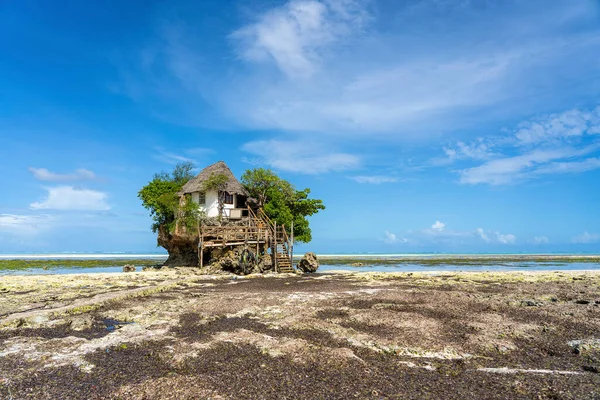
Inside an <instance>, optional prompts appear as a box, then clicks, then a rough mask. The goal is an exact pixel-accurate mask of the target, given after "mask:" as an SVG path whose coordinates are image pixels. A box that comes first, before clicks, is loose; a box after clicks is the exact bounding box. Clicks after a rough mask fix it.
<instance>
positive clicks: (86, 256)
mask: <svg viewBox="0 0 600 400" xmlns="http://www.w3.org/2000/svg"><path fill="white" fill-rule="evenodd" d="M168 256H169V255H168V254H152V253H131V254H130V253H47V254H46V253H30V254H0V261H1V260H126V259H152V260H154V259H156V260H159V259H166V258H167V257H168ZM302 256H303V253H296V254H294V258H301V257H302ZM317 257H318V258H319V259H322V260H348V259H360V260H365V261H366V260H394V261H396V260H402V261H420V260H486V261H490V260H502V261H510V260H514V261H538V260H540V261H559V260H598V261H600V253H598V254H575V253H531V254H521V253H507V254H501V253H487V254H486V253H423V254H419V253H384V254H376V253H372V254H368V253H357V254H343V253H337V254H336V253H333V254H318V253H317Z"/></svg>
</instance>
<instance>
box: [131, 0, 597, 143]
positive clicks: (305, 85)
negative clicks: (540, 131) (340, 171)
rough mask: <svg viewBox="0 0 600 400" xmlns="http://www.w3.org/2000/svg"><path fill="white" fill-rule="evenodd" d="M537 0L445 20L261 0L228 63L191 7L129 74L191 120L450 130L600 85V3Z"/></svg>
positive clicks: (358, 6) (174, 113) (301, 127)
mask: <svg viewBox="0 0 600 400" xmlns="http://www.w3.org/2000/svg"><path fill="white" fill-rule="evenodd" d="M532 1H533V2H532ZM532 1H529V2H511V4H510V5H503V3H502V2H497V1H495V2H488V3H489V4H487V5H486V7H478V6H476V5H475V4H474V3H473V2H463V3H465V6H464V7H447V8H446V9H445V11H444V12H443V14H444V17H443V18H440V16H441V14H440V11H439V7H437V6H435V7H434V6H432V5H427V6H423V7H421V6H420V7H417V9H419V10H420V11H418V12H414V10H413V11H411V12H408V11H407V10H406V9H408V8H411V7H408V6H407V2H387V4H385V5H381V4H379V3H378V4H377V6H371V4H373V3H374V2H370V1H353V0H291V1H287V2H281V1H278V2H275V3H273V4H274V6H272V7H270V8H269V7H268V6H267V7H264V5H261V6H254V5H252V6H249V7H248V8H247V9H246V10H248V9H250V10H252V9H254V10H258V11H257V13H256V14H255V18H253V19H252V20H250V21H248V22H246V23H245V24H243V25H242V26H241V27H239V28H238V29H235V30H234V31H233V32H232V33H231V35H228V37H227V39H226V40H228V41H229V43H231V44H233V46H234V49H233V50H234V51H235V52H236V53H237V55H238V57H239V59H238V60H233V61H234V62H228V63H227V68H222V65H221V63H217V65H218V66H217V67H216V68H213V65H214V64H213V63H211V62H207V60H208V59H209V56H208V54H212V51H214V47H213V46H215V43H214V41H213V40H211V41H206V40H204V35H203V33H204V32H203V31H202V30H201V29H199V28H196V27H195V26H194V16H193V15H190V16H189V21H188V20H187V18H188V16H186V15H184V16H183V21H181V20H177V21H175V22H169V21H167V22H166V23H165V22H164V21H163V27H164V26H165V25H168V26H170V28H163V29H157V31H159V32H161V36H160V37H158V38H156V39H155V40H154V41H153V42H152V43H149V44H148V45H147V46H145V47H144V50H145V51H140V52H139V53H142V55H141V56H139V59H138V60H127V61H126V62H123V65H124V67H123V69H124V70H125V71H124V72H122V75H124V76H126V77H127V78H126V79H125V80H126V81H127V82H126V83H125V86H127V87H128V89H129V88H133V89H131V90H126V91H127V92H131V96H132V97H133V98H134V99H135V100H136V101H138V102H144V103H145V104H146V105H148V106H149V107H150V108H154V109H156V111H155V114H158V115H160V116H162V117H164V118H170V119H172V120H181V121H180V122H182V123H185V124H194V125H201V126H207V125H209V126H210V125H211V124H217V125H218V124H223V125H225V126H228V127H232V126H233V127H234V128H238V127H240V126H241V127H243V128H249V129H281V130H289V131H302V132H310V133H313V134H315V133H317V134H327V135H341V134H343V135H344V140H347V139H348V137H350V136H361V135H362V136H363V137H364V136H367V137H370V136H372V135H373V134H374V133H377V134H384V133H385V134H387V135H389V136H390V137H393V138H394V139H396V138H398V137H413V138H414V137H422V136H423V135H425V134H428V135H436V137H438V136H437V135H439V134H441V133H444V132H448V131H455V130H457V129H463V128H470V127H473V126H474V125H476V124H477V123H478V122H481V121H489V120H491V119H494V118H496V120H497V119H498V118H504V117H505V116H506V115H507V114H508V112H510V115H512V116H514V115H518V113H522V114H521V115H524V114H525V113H527V110H531V109H533V108H535V107H536V106H540V105H542V106H545V105H547V104H548V103H549V102H550V103H551V102H553V101H554V103H556V102H557V101H556V98H557V97H560V96H561V95H564V94H565V92H572V91H574V88H576V87H577V88H579V87H582V86H583V85H584V84H588V85H589V76H590V74H593V73H595V66H596V65H597V62H598V61H599V59H600V56H598V54H600V52H598V49H599V47H600V43H599V41H598V40H597V32H596V31H595V30H593V29H591V28H589V26H591V24H590V19H593V18H594V15H597V14H596V10H597V5H596V4H594V3H595V2H594V1H591V0H590V1H582V2H579V3H578V6H577V7H575V6H573V4H572V3H573V2H569V1H557V2H553V3H552V4H550V5H549V4H548V2H544V1H542V0H532ZM250 3H252V2H250ZM384 3H385V2H384ZM413 3H415V2H413ZM421 3H432V4H433V3H435V4H438V3H439V2H437V1H435V2H432V1H427V2H421ZM575 8H577V10H578V11H577V12H576V13H575V12H573V9H575ZM371 10H373V12H371ZM425 10H427V11H425ZM251 12H252V11H250V13H251ZM388 13H389V14H388ZM448 13H450V15H447V14H448ZM246 15H248V14H246ZM389 15H393V17H390V16H389ZM407 15H410V16H409V17H407ZM567 15H569V17H566V16H567ZM389 18H391V19H393V20H394V21H395V23H393V24H390V23H389V21H391V20H390V19H389ZM379 22H381V23H379ZM570 24H574V25H577V24H580V25H581V27H582V28H581V29H572V27H571V25H570ZM533 27H535V28H533ZM504 32H511V34H510V35H508V36H507V35H505V34H504ZM215 40H218V38H216V39H215ZM467 43H468V45H467ZM218 44H220V43H218ZM147 48H151V49H152V50H151V51H149V50H147ZM221 59H222V60H223V59H224V60H229V61H232V59H231V58H227V56H226V55H225V56H224V57H223V58H221ZM235 61H240V62H235ZM131 65H137V69H136V70H131ZM565 78H568V79H565ZM590 90H592V89H591V88H590ZM207 105H208V106H209V107H206V106H207ZM541 108H544V107H541ZM202 109H207V110H209V111H208V112H203V111H201V110H202ZM545 109H548V108H547V107H546V108H545ZM515 110H518V111H517V112H516V113H515ZM215 120H217V121H216V122H215Z"/></svg>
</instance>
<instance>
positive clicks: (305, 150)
mask: <svg viewBox="0 0 600 400" xmlns="http://www.w3.org/2000/svg"><path fill="white" fill-rule="evenodd" d="M242 150H244V151H246V152H248V153H251V154H253V155H255V156H258V157H259V160H258V163H262V164H267V165H268V166H270V167H272V168H274V169H277V170H281V171H289V172H296V173H300V174H321V173H326V172H331V171H345V170H350V169H354V168H357V167H358V166H359V165H360V159H359V158H358V157H357V156H355V155H352V154H347V153H338V152H331V151H330V150H329V149H328V148H326V147H324V146H322V145H320V144H318V143H314V142H306V141H282V140H259V141H254V142H249V143H246V144H244V145H243V146H242Z"/></svg>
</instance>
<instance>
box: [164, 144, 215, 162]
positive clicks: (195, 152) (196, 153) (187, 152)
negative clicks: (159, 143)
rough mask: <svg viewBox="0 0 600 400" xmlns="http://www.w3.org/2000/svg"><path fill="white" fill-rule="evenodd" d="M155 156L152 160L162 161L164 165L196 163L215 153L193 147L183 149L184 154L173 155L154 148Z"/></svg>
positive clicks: (210, 150)
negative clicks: (199, 159)
mask: <svg viewBox="0 0 600 400" xmlns="http://www.w3.org/2000/svg"><path fill="white" fill-rule="evenodd" d="M155 150H156V152H157V154H155V155H154V158H155V159H157V160H159V161H162V162H164V163H166V164H173V165H174V164H178V163H181V162H191V163H194V164H195V163H196V161H197V159H198V158H200V157H206V156H207V155H209V154H213V153H214V152H215V151H214V150H212V149H208V148H203V147H195V148H190V149H184V150H183V153H184V154H178V153H173V152H171V151H168V150H165V149H164V148H162V147H156V148H155Z"/></svg>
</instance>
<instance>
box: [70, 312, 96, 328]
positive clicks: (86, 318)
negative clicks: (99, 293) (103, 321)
mask: <svg viewBox="0 0 600 400" xmlns="http://www.w3.org/2000/svg"><path fill="white" fill-rule="evenodd" d="M93 324H94V321H93V319H92V317H91V316H90V315H89V314H82V315H77V316H75V317H73V319H72V320H71V325H70V327H71V329H72V330H74V331H83V330H86V329H90V328H91V327H92V325H93Z"/></svg>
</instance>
